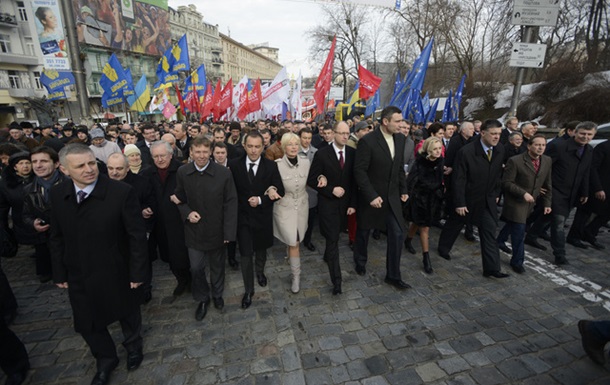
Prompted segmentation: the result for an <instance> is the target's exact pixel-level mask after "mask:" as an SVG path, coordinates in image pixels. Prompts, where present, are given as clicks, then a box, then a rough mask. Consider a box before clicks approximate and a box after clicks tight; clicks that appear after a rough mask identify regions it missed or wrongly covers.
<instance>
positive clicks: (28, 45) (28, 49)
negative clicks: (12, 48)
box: [25, 37, 36, 56]
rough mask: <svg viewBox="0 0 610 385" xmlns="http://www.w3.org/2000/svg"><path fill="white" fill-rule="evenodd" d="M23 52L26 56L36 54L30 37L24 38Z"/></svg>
mask: <svg viewBox="0 0 610 385" xmlns="http://www.w3.org/2000/svg"><path fill="white" fill-rule="evenodd" d="M25 54H26V55H28V56H36V50H35V49H34V42H33V41H32V39H31V38H28V37H26V38H25Z"/></svg>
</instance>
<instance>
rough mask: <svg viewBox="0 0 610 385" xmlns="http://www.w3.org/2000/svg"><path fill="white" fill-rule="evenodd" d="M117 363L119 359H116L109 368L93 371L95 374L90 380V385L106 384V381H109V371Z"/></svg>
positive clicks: (110, 371)
mask: <svg viewBox="0 0 610 385" xmlns="http://www.w3.org/2000/svg"><path fill="white" fill-rule="evenodd" d="M118 364H119V360H118V359H117V360H115V361H114V363H113V364H112V365H111V366H110V367H109V368H107V369H104V370H100V371H98V372H97V373H95V376H93V380H92V381H91V385H106V384H107V383H108V381H110V373H112V371H113V370H114V368H116V367H117V365H118Z"/></svg>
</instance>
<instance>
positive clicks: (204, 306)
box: [195, 299, 210, 321]
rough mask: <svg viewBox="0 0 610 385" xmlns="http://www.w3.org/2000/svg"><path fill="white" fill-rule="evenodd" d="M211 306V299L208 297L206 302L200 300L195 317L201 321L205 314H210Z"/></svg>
mask: <svg viewBox="0 0 610 385" xmlns="http://www.w3.org/2000/svg"><path fill="white" fill-rule="evenodd" d="M209 306H210V300H209V299H208V300H207V301H205V302H199V306H197V310H196V311H195V319H196V320H197V321H201V320H202V319H204V318H205V315H206V314H208V307H209Z"/></svg>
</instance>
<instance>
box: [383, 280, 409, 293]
mask: <svg viewBox="0 0 610 385" xmlns="http://www.w3.org/2000/svg"><path fill="white" fill-rule="evenodd" d="M383 281H384V282H385V283H387V284H388V285H392V286H394V287H395V288H397V289H401V290H404V289H410V288H411V285H409V284H408V283H406V282H404V281H403V280H402V279H391V278H387V277H386V279H384V280H383Z"/></svg>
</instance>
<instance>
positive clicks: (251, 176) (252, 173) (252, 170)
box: [248, 163, 256, 183]
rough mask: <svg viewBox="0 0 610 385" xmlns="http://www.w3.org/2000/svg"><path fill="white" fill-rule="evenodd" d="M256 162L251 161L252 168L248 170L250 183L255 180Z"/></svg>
mask: <svg viewBox="0 0 610 385" xmlns="http://www.w3.org/2000/svg"><path fill="white" fill-rule="evenodd" d="M255 164H256V163H250V169H249V170H248V179H249V180H250V183H252V181H253V180H254V165H255Z"/></svg>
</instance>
